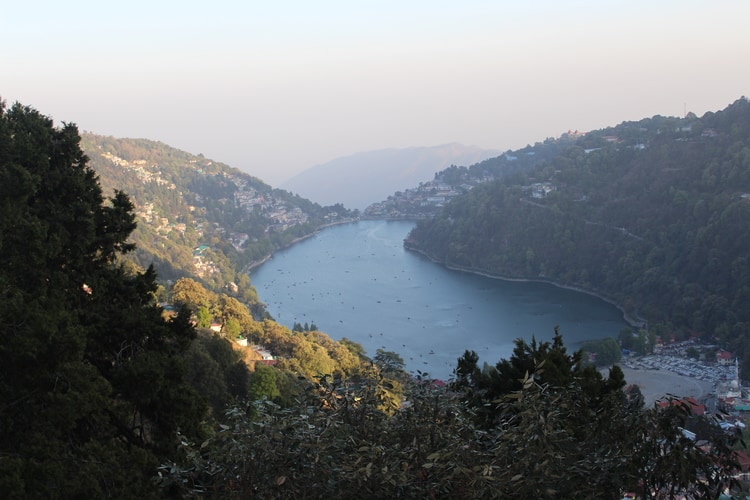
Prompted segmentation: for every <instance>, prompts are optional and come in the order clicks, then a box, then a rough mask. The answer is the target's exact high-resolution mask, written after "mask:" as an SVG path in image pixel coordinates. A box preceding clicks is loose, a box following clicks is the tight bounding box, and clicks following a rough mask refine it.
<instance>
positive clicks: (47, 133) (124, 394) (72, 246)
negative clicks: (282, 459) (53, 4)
mask: <svg viewBox="0 0 750 500" xmlns="http://www.w3.org/2000/svg"><path fill="white" fill-rule="evenodd" d="M79 142H80V137H79V134H78V131H77V129H76V127H75V126H74V125H70V124H63V125H62V126H61V127H55V126H54V124H53V122H52V120H51V119H49V118H47V117H45V116H43V115H41V114H40V113H39V112H37V111H36V110H34V109H31V108H29V107H24V106H22V105H20V104H15V105H13V106H12V107H10V108H8V109H6V106H5V104H4V103H2V104H0V293H1V294H2V296H1V297H0V324H2V325H3V333H2V337H0V478H2V479H0V482H2V484H1V485H0V488H2V490H3V491H4V493H5V494H7V495H9V496H11V497H21V496H24V497H37V498H42V497H43V498H71V497H87V498H94V497H106V496H111V495H113V494H115V492H122V491H128V492H129V493H130V494H132V496H138V495H143V496H150V495H151V494H152V493H153V486H152V484H151V483H152V480H153V479H152V478H153V475H154V472H155V470H156V466H157V465H158V464H159V463H160V462H161V461H162V460H164V459H165V458H166V457H170V456H174V454H175V453H176V450H177V448H176V433H177V430H178V429H179V430H180V431H181V432H183V433H186V434H187V435H190V436H194V437H199V436H200V435H201V429H200V422H201V420H202V419H203V417H204V415H205V403H204V402H203V400H202V399H201V398H199V397H197V396H196V394H195V393H194V391H193V390H192V389H191V388H190V387H189V386H188V385H187V384H186V383H185V382H184V378H183V374H184V372H185V369H184V366H183V364H182V362H181V360H180V359H181V358H180V354H181V353H182V352H183V351H184V350H185V349H186V348H187V347H188V346H189V344H190V342H191V339H192V338H193V337H194V335H195V333H194V330H193V329H192V327H191V326H190V324H189V323H188V321H187V319H188V318H187V317H185V315H177V316H176V317H175V318H174V319H173V320H171V321H165V320H164V319H163V318H162V315H161V312H162V311H161V309H160V308H159V307H158V306H157V305H156V303H155V295H154V294H155V292H156V288H157V287H156V283H155V273H154V271H153V269H151V268H149V269H148V270H145V271H142V272H135V273H133V272H132V271H129V270H127V269H131V268H125V267H123V266H122V265H121V264H120V260H119V259H120V257H121V256H122V255H123V254H125V253H127V252H129V251H131V250H132V249H133V246H132V244H130V243H129V242H128V237H129V235H130V234H131V232H132V231H133V229H134V228H135V217H134V215H133V205H132V203H131V202H130V200H129V198H128V197H127V195H125V194H124V193H122V192H114V194H113V196H112V197H111V198H108V199H106V200H105V199H104V197H103V195H102V192H101V188H100V186H99V184H98V179H97V176H96V174H95V173H94V172H93V170H91V169H90V168H89V167H88V166H87V160H88V159H87V157H86V156H85V155H84V154H83V152H82V150H81V148H80V144H79Z"/></svg>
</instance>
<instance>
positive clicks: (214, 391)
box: [0, 102, 747, 499]
mask: <svg viewBox="0 0 750 500" xmlns="http://www.w3.org/2000/svg"><path fill="white" fill-rule="evenodd" d="M105 153H106V152H105ZM110 154H112V153H110ZM118 158H119V160H117V161H124V162H127V165H126V166H127V169H126V170H130V169H131V167H130V166H128V165H131V163H130V162H131V161H133V160H124V159H123V157H122V156H118ZM138 161H140V160H138ZM147 164H148V163H146V165H147ZM136 165H143V164H141V163H137V164H136ZM133 170H135V173H136V174H137V175H144V176H145V175H152V177H150V180H149V181H148V182H147V184H156V186H164V187H165V188H166V189H172V190H176V186H177V182H174V184H175V187H174V188H172V187H171V184H168V183H169V182H170V179H169V178H168V177H166V176H165V175H162V173H161V170H159V171H158V172H159V173H158V174H157V173H156V171H148V170H146V169H143V170H139V169H138V168H135V169H133ZM216 177H217V178H214V179H213V181H212V182H210V183H209V184H208V185H209V186H213V187H216V186H217V185H218V186H219V187H222V183H221V179H222V175H220V174H217V176H216ZM173 181H177V179H173ZM196 182H198V181H197V180H196ZM232 182H233V183H234V182H235V181H232ZM235 185H236V184H235ZM149 187H154V186H149ZM223 187H225V188H227V186H223ZM183 194H184V193H183ZM141 196H142V195H141ZM198 196H202V195H198ZM196 201H198V202H200V200H198V199H197V198H196ZM140 203H144V202H140ZM146 203H154V209H155V207H156V202H155V201H147V202H146ZM175 203H176V204H177V203H178V202H177V201H176V202H175ZM222 203H223V202H222ZM206 205H209V203H208V202H207V201H206ZM192 206H194V207H196V209H197V208H198V207H199V205H192ZM0 208H2V210H0V294H1V295H0V298H1V300H0V324H2V325H3V326H2V334H1V335H0V491H1V492H2V493H3V495H4V496H5V497H7V498H45V499H58V498H59V499H67V498H142V499H146V498H217V499H225V498H302V497H304V498H351V496H352V492H356V493H357V494H358V495H359V496H361V497H363V498H467V499H468V498H550V499H551V498H577V497H583V498H606V499H617V498H622V496H623V494H624V493H628V492H631V493H635V494H637V495H638V496H639V497H646V496H656V497H662V498H673V497H675V496H677V495H685V496H688V497H692V498H715V497H717V496H718V495H719V494H720V493H721V492H730V493H736V492H741V491H743V490H745V491H746V490H747V488H746V486H743V485H742V484H741V483H739V482H738V481H737V480H736V479H735V476H736V473H737V472H738V466H739V463H738V455H737V454H736V452H737V450H738V447H741V448H744V446H742V444H741V442H740V441H738V440H737V437H738V436H737V434H736V429H735V431H731V430H730V431H724V430H722V429H721V428H720V427H719V426H718V425H717V423H716V422H715V421H714V420H712V419H709V418H705V417H704V416H701V415H696V414H693V412H692V411H691V409H690V408H691V407H690V405H689V404H688V403H686V402H683V401H678V400H672V401H668V402H666V404H665V405H664V407H660V406H654V407H653V408H643V406H642V405H643V401H642V398H640V397H639V391H638V389H637V387H631V388H629V389H626V388H625V381H624V379H623V373H622V371H621V370H620V369H619V368H618V367H616V366H615V367H613V368H612V369H611V371H610V373H609V376H608V377H604V376H603V375H602V374H601V372H600V371H599V370H597V369H595V368H594V367H593V366H592V365H590V364H588V363H587V362H586V361H585V356H584V355H583V353H582V352H581V351H578V352H575V353H570V354H569V353H568V352H567V350H566V348H565V346H564V344H563V340H562V337H560V336H559V335H558V334H557V333H556V332H555V336H554V338H553V340H552V341H551V342H538V341H536V340H535V339H534V340H532V342H530V343H526V342H524V341H522V340H518V341H517V342H516V347H515V349H514V351H513V355H512V356H511V357H510V359H508V360H501V361H499V362H498V363H497V364H496V365H495V366H491V365H485V366H484V367H482V368H481V369H480V367H479V366H477V360H478V356H477V355H476V353H474V352H466V353H465V354H464V356H463V357H462V358H461V359H460V360H458V364H457V368H456V372H455V375H456V377H455V380H454V381H453V382H452V383H451V384H450V386H449V387H446V386H445V384H443V383H441V382H439V381H435V380H432V379H431V378H430V377H429V376H428V375H426V374H422V373H416V374H413V375H409V374H407V373H405V371H404V369H403V367H404V364H403V360H402V359H401V358H400V357H399V356H398V354H396V353H392V352H386V351H381V350H378V352H377V353H375V355H374V356H373V357H372V358H370V357H368V356H367V355H366V353H364V351H363V349H362V347H361V346H360V345H358V344H356V343H354V342H351V341H348V340H346V339H343V340H342V341H340V342H334V341H332V340H331V339H330V338H328V337H327V336H326V335H325V334H324V333H322V332H318V331H317V330H316V329H315V328H314V327H310V326H309V325H306V326H305V327H301V326H299V325H297V326H296V327H295V328H294V329H293V331H290V330H289V329H287V328H284V327H282V326H280V325H278V324H276V323H275V322H273V321H271V320H268V319H265V320H263V321H257V320H256V319H254V318H253V316H252V315H251V314H250V312H249V311H248V309H247V307H245V305H244V304H242V303H241V302H240V300H238V299H237V298H235V297H231V296H229V295H227V293H224V292H225V291H226V289H225V288H221V289H220V290H221V292H219V291H218V290H210V289H208V288H207V287H205V286H204V285H203V284H201V283H199V282H198V281H196V280H194V279H192V278H189V277H182V278H180V279H178V280H177V281H176V282H175V283H174V286H172V287H171V290H170V291H169V299H170V300H171V301H172V303H173V304H174V305H175V306H177V308H178V310H179V312H169V311H167V310H165V309H164V308H163V307H162V306H161V305H160V304H159V298H160V297H159V296H160V294H162V293H166V292H164V291H160V287H159V286H158V284H157V281H156V277H157V273H158V272H159V269H158V268H156V269H154V267H151V266H149V267H148V268H146V269H143V268H139V267H138V266H136V265H134V262H133V261H130V260H127V259H126V257H127V256H128V255H129V254H132V253H133V252H134V251H137V249H136V248H135V247H134V246H133V244H132V243H131V239H130V235H131V233H132V232H133V230H134V229H135V227H136V222H137V220H138V219H137V217H138V216H137V215H136V212H135V210H136V208H135V206H134V204H133V203H132V202H131V200H130V198H129V197H128V195H127V194H126V193H124V192H122V191H120V190H117V191H114V192H113V193H112V196H111V197H106V196H105V195H104V193H103V192H102V188H101V186H100V184H99V180H98V178H97V173H96V172H95V171H94V170H93V169H92V168H91V167H90V166H89V165H88V158H87V156H86V155H85V154H84V152H83V150H82V149H81V147H80V136H79V134H78V131H77V129H76V127H75V126H74V125H70V124H66V125H64V126H63V127H61V128H56V127H54V125H53V122H52V120H51V119H49V118H47V117H45V116H43V115H41V114H39V113H38V112H37V111H35V110H33V109H30V108H27V107H24V106H21V105H19V104H16V105H14V106H12V107H11V108H10V109H7V110H6V108H5V105H4V103H2V102H0ZM138 210H147V209H146V208H144V206H143V205H141V206H140V208H139V209H138ZM188 211H190V208H189V207H188ZM209 211H210V208H206V212H207V213H208V212H209ZM140 217H141V218H144V219H145V217H144V216H143V215H141V216H140ZM162 217H164V218H167V221H166V222H164V221H161V222H160V225H159V227H160V228H163V227H165V226H166V227H170V224H171V222H170V219H169V217H168V215H166V214H162ZM189 220H190V219H187V220H186V222H184V223H185V224H186V225H187V224H188V221H189ZM146 221H147V222H148V219H146ZM180 223H182V222H179V221H178V222H176V224H180ZM205 223H206V224H208V222H205ZM169 234H171V231H170V232H168V233H167V236H168V235H169ZM161 237H163V236H160V238H161ZM156 241H157V242H158V241H160V240H156ZM147 243H148V242H147ZM230 288H231V287H230ZM214 319H218V320H220V321H221V323H222V326H221V328H219V331H218V332H214V331H212V330H211V329H208V328H204V327H205V325H206V322H208V323H212V320H214ZM230 325H233V326H232V328H230V327H229V326H230ZM211 326H212V327H213V325H211ZM234 335H243V336H244V337H245V338H246V339H247V338H250V339H251V340H252V342H257V343H261V344H263V345H264V346H266V347H267V348H268V349H271V350H272V351H274V352H275V353H276V354H277V355H278V356H277V359H275V360H272V361H275V363H268V364H264V363H263V361H265V360H261V359H259V358H257V357H253V356H252V353H249V352H248V351H247V350H244V349H241V346H238V344H236V343H233V342H230V341H229V339H230V338H231V337H233V336H234ZM255 353H256V354H257V351H255ZM686 430H687V432H689V433H690V434H687V433H686ZM689 436H693V437H694V438H697V439H698V440H699V441H693V439H691V438H690V437H689Z"/></svg>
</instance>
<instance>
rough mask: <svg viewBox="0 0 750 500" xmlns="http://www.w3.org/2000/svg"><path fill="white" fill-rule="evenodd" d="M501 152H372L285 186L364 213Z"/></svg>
mask: <svg viewBox="0 0 750 500" xmlns="http://www.w3.org/2000/svg"><path fill="white" fill-rule="evenodd" d="M500 153H501V152H500V151H495V150H488V149H482V148H479V147H476V146H465V145H463V144H459V143H455V142H454V143H450V144H443V145H440V146H431V147H412V148H403V149H396V148H391V149H381V150H376V151H366V152H361V153H356V154H353V155H349V156H345V157H342V158H337V159H335V160H331V161H329V162H327V163H323V164H321V165H316V166H314V167H311V168H309V169H307V170H305V171H304V172H302V173H300V174H298V175H296V176H295V177H293V178H292V179H289V180H288V181H286V182H284V183H282V184H281V186H280V187H281V188H282V189H286V190H288V191H291V192H293V193H297V194H299V195H300V196H302V197H304V198H308V199H310V200H313V201H315V202H317V203H320V204H322V205H333V204H335V203H341V204H343V205H344V206H345V207H346V208H349V209H354V208H356V209H359V210H363V209H364V208H365V207H367V206H368V205H370V204H371V203H375V202H377V201H380V200H383V199H385V198H386V197H387V196H388V195H390V194H392V193H394V192H395V191H400V190H402V189H406V188H408V187H411V186H414V185H416V184H418V183H419V182H420V181H423V180H425V179H431V178H432V176H433V175H434V174H435V173H436V172H439V171H441V170H443V169H445V168H447V167H449V166H451V165H473V164H475V163H478V162H480V161H482V160H486V159H487V158H491V157H493V156H497V155H499V154H500Z"/></svg>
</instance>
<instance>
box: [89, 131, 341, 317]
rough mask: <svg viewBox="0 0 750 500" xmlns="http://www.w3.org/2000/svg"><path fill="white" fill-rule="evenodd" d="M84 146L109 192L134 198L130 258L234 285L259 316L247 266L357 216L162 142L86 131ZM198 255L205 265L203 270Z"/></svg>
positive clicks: (220, 287) (166, 271)
mask: <svg viewBox="0 0 750 500" xmlns="http://www.w3.org/2000/svg"><path fill="white" fill-rule="evenodd" d="M82 145H83V148H84V150H85V151H86V152H87V154H88V155H89V156H90V157H91V161H90V165H91V167H92V168H93V169H94V170H95V171H96V173H97V174H98V175H99V177H100V179H101V183H102V185H103V186H104V188H105V190H108V191H110V190H112V189H123V190H126V191H127V192H128V193H130V196H131V197H132V200H133V201H134V204H135V207H136V213H137V214H138V220H139V226H138V227H137V228H136V230H135V231H134V232H133V233H132V235H131V237H132V241H133V242H134V243H136V244H137V249H136V250H135V251H134V252H133V253H131V254H130V255H128V257H127V258H128V259H130V260H133V261H135V262H136V263H137V264H138V265H140V266H141V267H143V268H146V267H148V266H149V265H151V264H153V265H154V266H156V267H157V268H158V269H159V274H160V278H161V279H162V280H164V281H165V282H166V281H177V280H179V279H180V278H184V277H190V278H193V279H196V280H197V279H200V281H201V282H202V283H203V284H204V285H205V286H207V287H208V288H209V289H210V290H213V291H215V292H220V291H225V287H229V288H230V289H231V290H232V291H231V293H230V295H232V296H233V297H234V298H236V299H238V300H240V301H241V302H243V303H244V304H246V305H248V306H249V307H250V309H251V310H252V312H253V314H254V315H255V316H256V317H257V318H263V317H265V316H266V315H267V313H266V312H265V309H264V307H263V305H262V304H261V303H260V301H259V300H258V296H257V293H256V291H255V289H254V288H253V287H252V285H251V283H250V280H249V278H248V276H247V270H248V267H249V266H251V265H253V264H255V263H258V262H260V261H262V260H263V259H264V258H266V257H268V256H269V255H270V254H271V253H273V252H274V251H275V250H278V249H279V248H283V247H285V246H287V245H289V244H291V243H292V242H294V241H295V239H297V238H299V237H303V236H309V235H310V234H312V233H313V232H314V231H315V230H317V229H318V228H320V227H321V226H322V225H324V224H328V223H331V222H337V221H341V220H347V219H348V218H351V217H353V216H354V213H353V212H350V211H348V210H346V209H344V208H343V207H341V206H340V205H338V206H333V207H321V206H320V205H317V204H315V203H312V202H310V201H309V200H305V199H302V198H300V197H299V196H295V195H292V194H290V193H288V192H286V191H282V190H279V189H273V188H271V186H268V185H267V184H265V183H263V182H262V181H260V180H259V179H257V178H255V177H252V176H250V175H247V174H245V173H243V172H240V171H239V170H236V169H233V168H231V167H229V166H227V165H224V164H221V163H219V162H215V161H211V160H209V159H206V158H204V157H203V156H201V155H198V156H195V155H192V154H189V153H186V152H184V151H180V150H177V149H174V148H171V147H169V146H167V145H166V144H162V143H159V142H155V141H149V140H144V139H117V138H114V137H103V136H98V135H94V134H84V135H83V141H82ZM334 213H336V215H335V216H334V215H333V214H334ZM230 238H233V239H231V240H230ZM202 246H205V247H207V248H204V249H203V250H202V252H201V254H200V255H195V254H194V251H195V250H196V249H197V248H199V247H202ZM196 258H197V259H198V260H200V261H201V262H200V264H202V265H205V266H206V267H203V268H201V269H199V268H198V267H197V266H196Z"/></svg>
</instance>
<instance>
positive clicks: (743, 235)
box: [407, 98, 750, 375]
mask: <svg viewBox="0 0 750 500" xmlns="http://www.w3.org/2000/svg"><path fill="white" fill-rule="evenodd" d="M407 246H408V247H409V248H412V249H415V250H419V251H421V252H424V253H425V254H427V255H428V256H430V257H431V258H433V259H435V260H437V261H440V262H443V263H445V264H446V265H449V266H455V267H461V268H467V269H472V270H480V271H484V272H487V273H491V274H495V275H498V276H506V277H513V278H530V279H543V280H549V281H552V282H555V283H559V284H562V285H566V286H574V287H580V288H582V289H585V290H589V291H592V292H596V293H598V294H600V295H602V296H604V297H606V298H609V299H611V300H613V301H614V302H616V303H617V304H620V305H621V306H622V307H623V308H624V310H625V311H626V312H627V314H628V315H630V316H631V317H632V318H643V319H645V320H647V321H648V323H649V325H650V328H651V329H652V330H655V331H656V333H657V334H661V335H672V334H676V335H687V334H689V333H697V334H698V335H700V336H702V337H705V338H713V337H714V336H716V337H717V338H718V339H719V340H720V341H721V342H723V343H725V344H726V345H727V346H728V347H729V348H730V349H732V350H734V351H735V352H737V353H738V354H739V356H740V358H741V359H742V360H743V368H744V373H745V374H746V375H750V308H749V307H748V303H750V262H749V261H748V248H750V103H748V101H747V99H745V98H741V99H739V100H738V101H736V102H734V103H733V104H731V105H730V106H729V107H727V108H726V109H724V110H722V111H719V112H716V113H706V114H705V115H704V116H702V117H700V118H699V117H697V116H695V115H692V114H691V115H688V116H686V117H685V118H666V117H660V116H656V117H653V118H649V119H644V120H641V121H638V122H625V123H622V124H620V125H618V126H616V127H612V128H609V129H604V130H599V131H595V132H591V133H588V134H586V135H585V136H583V137H581V138H580V139H578V141H577V142H576V144H575V145H573V146H570V147H569V148H567V149H566V150H565V151H564V152H562V153H561V154H560V155H558V156H556V157H554V158H552V159H550V160H547V161H542V162H539V163H538V164H537V165H536V166H535V167H534V168H533V169H531V170H529V171H527V172H523V173H518V174H516V175H514V176H513V177H510V178H508V179H504V180H501V181H496V182H492V183H485V184H482V185H479V186H477V187H476V188H474V189H472V190H471V191H470V192H469V193H468V194H466V195H464V196H461V197H457V198H455V199H454V200H453V201H452V202H451V203H450V204H448V205H447V206H446V207H445V209H444V211H442V213H440V215H438V216H437V217H435V218H434V219H431V220H426V221H420V223H419V224H418V225H417V226H416V227H415V229H414V230H413V232H412V233H411V234H410V235H409V237H408V240H407Z"/></svg>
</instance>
